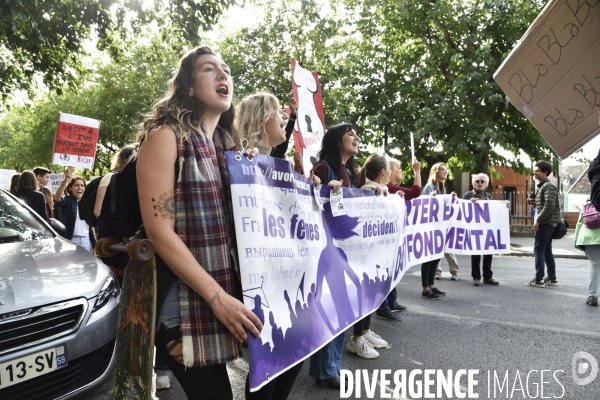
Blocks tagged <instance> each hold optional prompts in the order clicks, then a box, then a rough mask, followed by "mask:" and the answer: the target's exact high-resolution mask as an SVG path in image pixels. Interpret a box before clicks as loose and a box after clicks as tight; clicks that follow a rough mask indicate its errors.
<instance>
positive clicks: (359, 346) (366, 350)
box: [346, 336, 379, 359]
mask: <svg viewBox="0 0 600 400" xmlns="http://www.w3.org/2000/svg"><path fill="white" fill-rule="evenodd" d="M346 348H347V349H348V351H349V352H350V353H354V354H356V355H357V356H359V357H362V358H369V359H370V358H377V357H379V353H378V352H377V350H375V349H374V348H373V346H371V343H369V342H367V341H366V340H365V338H364V337H363V336H360V337H359V338H358V339H356V342H355V341H354V340H352V339H350V341H349V342H348V344H347V345H346Z"/></svg>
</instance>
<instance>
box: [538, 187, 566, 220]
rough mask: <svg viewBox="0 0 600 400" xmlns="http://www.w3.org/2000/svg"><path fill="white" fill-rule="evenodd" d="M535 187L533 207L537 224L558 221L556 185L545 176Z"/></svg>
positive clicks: (558, 203)
mask: <svg viewBox="0 0 600 400" xmlns="http://www.w3.org/2000/svg"><path fill="white" fill-rule="evenodd" d="M537 187H538V188H539V190H538V192H537V194H536V196H535V209H536V213H537V222H538V223H539V224H556V223H558V222H560V202H559V201H558V189H557V188H556V185H555V184H554V183H552V182H550V179H548V178H546V179H544V180H543V181H541V182H540V183H538V185H537Z"/></svg>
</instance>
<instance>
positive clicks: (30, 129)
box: [0, 37, 182, 175]
mask: <svg viewBox="0 0 600 400" xmlns="http://www.w3.org/2000/svg"><path fill="white" fill-rule="evenodd" d="M181 54H182V48H181V43H180V42H179V41H172V42H168V38H164V37H158V38H155V39H154V40H153V41H152V42H151V43H150V44H148V45H138V46H136V47H133V48H132V49H130V51H128V52H127V53H125V54H123V55H122V57H120V58H119V61H118V62H117V61H111V62H109V63H108V64H106V65H101V66H99V67H98V69H97V71H96V72H95V73H93V74H91V75H89V76H88V78H87V80H86V83H85V87H84V88H82V89H69V90H65V91H64V92H63V94H62V95H58V96H57V95H50V94H49V95H47V96H46V97H44V98H43V99H42V100H40V101H37V102H36V103H35V104H34V105H33V106H24V107H13V109H11V110H10V112H8V113H7V114H6V116H5V117H4V118H3V119H2V120H0V168H11V169H12V168H14V169H17V170H19V171H20V170H22V169H24V168H30V167H34V166H36V165H46V166H48V165H49V163H50V161H51V159H52V150H53V148H52V146H53V143H54V136H55V130H56V125H57V120H58V113H59V112H65V113H69V114H76V115H82V116H86V117H89V118H94V119H98V120H100V121H102V123H101V126H100V135H99V138H98V148H97V153H96V161H95V163H94V168H93V170H92V171H88V172H87V174H90V175H102V174H105V173H106V172H108V169H109V165H110V158H111V157H112V155H113V154H114V153H115V152H116V151H117V150H118V149H119V148H120V147H121V146H123V145H125V144H129V143H132V142H134V141H135V136H136V133H137V132H138V128H139V123H141V122H142V119H143V116H144V114H145V113H147V112H149V111H150V110H151V108H152V105H153V104H154V102H155V101H156V100H157V99H158V98H159V97H160V96H161V95H162V94H163V93H164V92H165V90H166V88H167V81H168V79H169V78H170V77H171V76H172V75H173V72H174V69H175V66H176V64H177V60H178V58H179V57H180V56H181Z"/></svg>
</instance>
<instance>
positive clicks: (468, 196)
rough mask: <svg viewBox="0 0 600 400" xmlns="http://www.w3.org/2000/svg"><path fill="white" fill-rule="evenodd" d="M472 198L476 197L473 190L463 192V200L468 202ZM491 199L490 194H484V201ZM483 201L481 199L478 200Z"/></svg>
mask: <svg viewBox="0 0 600 400" xmlns="http://www.w3.org/2000/svg"><path fill="white" fill-rule="evenodd" d="M473 197H477V193H475V191H474V190H469V191H468V192H465V193H464V194H463V197H462V198H463V199H464V200H470V199H472V198H473ZM491 199H492V194H491V193H490V192H485V200H491ZM480 200H483V199H480Z"/></svg>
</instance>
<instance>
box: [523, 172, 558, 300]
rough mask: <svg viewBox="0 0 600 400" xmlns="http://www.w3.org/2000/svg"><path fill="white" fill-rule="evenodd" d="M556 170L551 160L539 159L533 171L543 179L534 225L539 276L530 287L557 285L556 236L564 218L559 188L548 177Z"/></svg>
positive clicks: (540, 184)
mask: <svg viewBox="0 0 600 400" xmlns="http://www.w3.org/2000/svg"><path fill="white" fill-rule="evenodd" d="M551 173H552V164H550V163H549V162H547V161H539V162H538V163H536V164H535V167H534V169H533V174H534V175H535V178H536V179H537V180H538V181H539V183H538V184H537V187H538V191H537V194H536V196H535V208H536V211H537V213H536V214H537V217H536V219H535V223H534V224H533V230H534V231H535V242H534V245H533V255H534V258H535V278H533V279H532V280H530V281H527V282H526V283H525V284H526V285H527V286H532V287H539V288H543V287H545V286H557V285H558V281H557V280H556V263H555V262H554V254H552V235H553V234H554V230H555V229H556V225H557V224H558V222H559V221H560V203H559V201H558V189H557V188H556V185H555V184H554V183H552V182H550V179H549V178H548V177H549V176H550V174H551ZM544 266H545V267H547V268H548V276H547V277H546V278H544V270H545V268H544Z"/></svg>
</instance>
